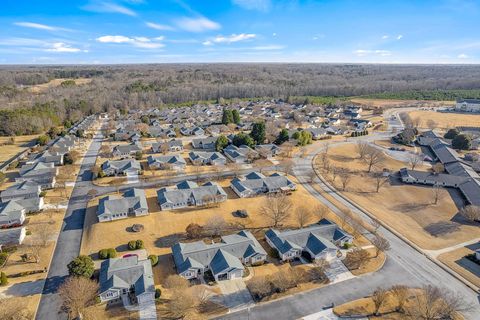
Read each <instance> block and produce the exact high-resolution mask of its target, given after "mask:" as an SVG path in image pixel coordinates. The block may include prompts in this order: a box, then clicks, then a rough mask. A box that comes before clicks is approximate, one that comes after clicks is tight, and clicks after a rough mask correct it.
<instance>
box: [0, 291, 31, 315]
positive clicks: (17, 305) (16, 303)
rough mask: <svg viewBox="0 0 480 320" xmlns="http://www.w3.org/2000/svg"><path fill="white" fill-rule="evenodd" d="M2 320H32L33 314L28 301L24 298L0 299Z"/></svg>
mask: <svg viewBox="0 0 480 320" xmlns="http://www.w3.org/2000/svg"><path fill="white" fill-rule="evenodd" d="M0 319H2V320H30V319H33V314H32V313H31V312H30V311H29V310H28V305H27V303H26V300H25V299H23V298H22V297H12V298H2V299H0Z"/></svg>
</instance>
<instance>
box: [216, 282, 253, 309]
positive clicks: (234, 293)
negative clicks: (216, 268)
mask: <svg viewBox="0 0 480 320" xmlns="http://www.w3.org/2000/svg"><path fill="white" fill-rule="evenodd" d="M217 286H218V287H219V288H220V290H221V291H222V295H221V296H217V297H215V300H217V301H216V302H218V303H221V304H222V305H224V306H225V307H227V308H228V309H229V313H230V312H234V311H239V310H242V309H245V308H248V307H250V306H253V305H254V304H255V303H254V301H253V299H252V296H251V295H250V291H248V289H247V286H246V285H245V282H244V281H243V279H234V280H225V281H219V282H218V284H217Z"/></svg>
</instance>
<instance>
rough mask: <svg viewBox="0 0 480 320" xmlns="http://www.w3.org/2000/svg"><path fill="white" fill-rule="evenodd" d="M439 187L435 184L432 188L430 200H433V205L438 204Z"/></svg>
mask: <svg viewBox="0 0 480 320" xmlns="http://www.w3.org/2000/svg"><path fill="white" fill-rule="evenodd" d="M440 191H441V189H440V186H439V185H437V184H434V185H433V187H432V198H433V204H434V205H436V204H438V200H439V199H440Z"/></svg>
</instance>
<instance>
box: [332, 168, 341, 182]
mask: <svg viewBox="0 0 480 320" xmlns="http://www.w3.org/2000/svg"><path fill="white" fill-rule="evenodd" d="M339 171H340V170H339V169H338V168H337V167H335V166H333V165H332V166H330V172H331V173H332V181H333V182H335V180H336V178H337V175H338V173H339Z"/></svg>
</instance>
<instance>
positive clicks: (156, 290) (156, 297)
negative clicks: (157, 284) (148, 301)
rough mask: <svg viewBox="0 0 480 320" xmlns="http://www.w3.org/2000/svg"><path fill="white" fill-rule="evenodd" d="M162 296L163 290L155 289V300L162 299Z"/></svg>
mask: <svg viewBox="0 0 480 320" xmlns="http://www.w3.org/2000/svg"><path fill="white" fill-rule="evenodd" d="M161 295H162V290H160V289H159V288H157V289H155V299H158V298H160V296H161Z"/></svg>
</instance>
